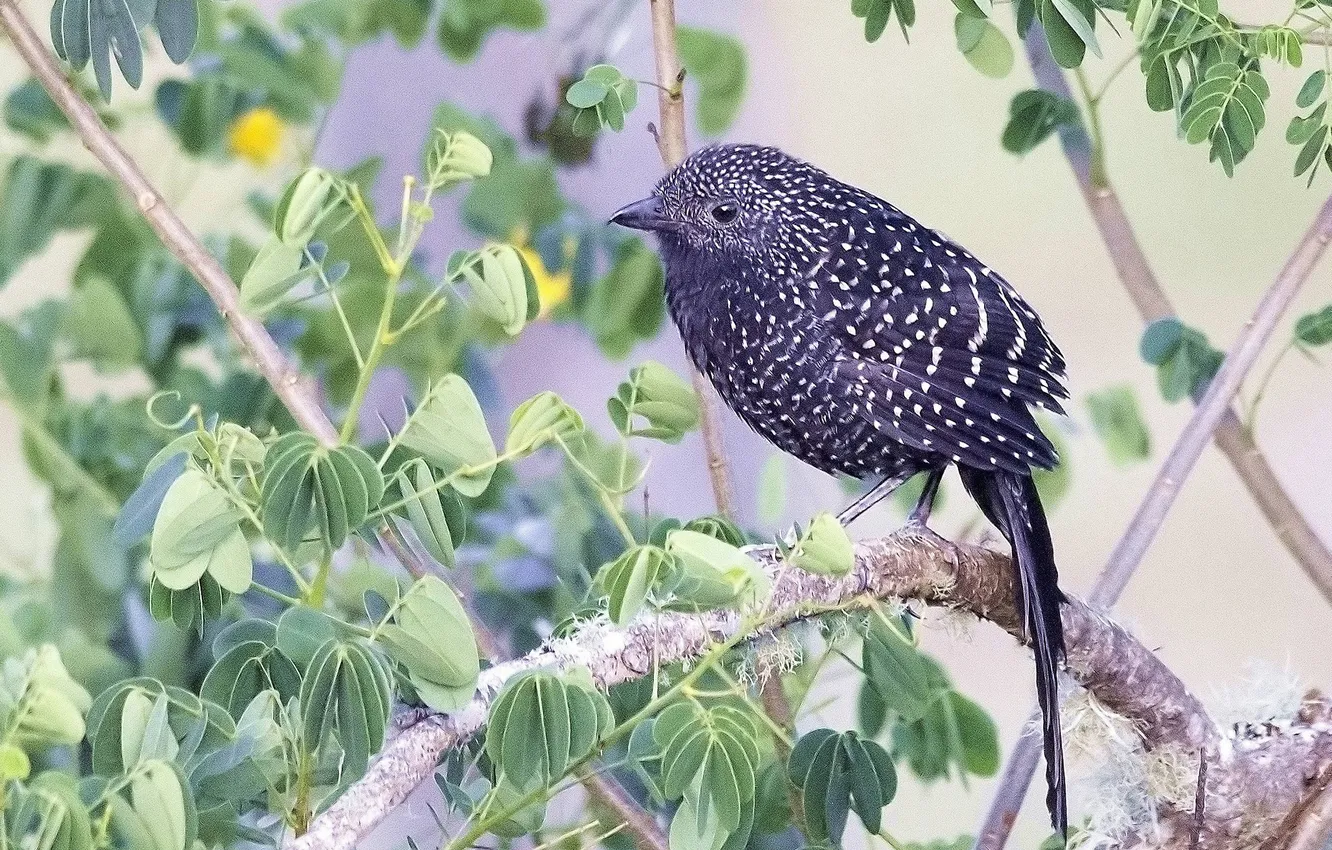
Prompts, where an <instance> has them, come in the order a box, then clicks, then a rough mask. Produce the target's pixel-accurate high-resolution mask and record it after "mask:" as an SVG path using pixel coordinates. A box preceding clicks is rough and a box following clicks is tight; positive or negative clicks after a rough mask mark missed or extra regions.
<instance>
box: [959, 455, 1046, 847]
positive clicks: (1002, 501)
mask: <svg viewBox="0 0 1332 850" xmlns="http://www.w3.org/2000/svg"><path fill="white" fill-rule="evenodd" d="M959 471H960V472H961V475H962V483H963V484H964V485H965V486H966V488H967V490H968V492H970V493H971V495H972V498H974V499H975V500H976V502H977V504H979V505H980V508H981V510H982V511H984V512H985V515H986V516H987V517H988V518H989V520H990V522H992V523H994V525H995V526H996V527H997V528H998V529H999V531H1000V532H1002V533H1003V535H1004V537H1006V538H1008V542H1009V543H1010V544H1011V545H1012V547H1013V564H1014V566H1015V568H1016V570H1017V579H1018V585H1019V587H1020V588H1021V591H1022V596H1021V607H1022V620H1023V627H1024V628H1025V629H1026V631H1027V637H1028V639H1029V640H1030V641H1031V644H1032V648H1033V650H1034V651H1035V655H1036V692H1037V698H1038V700H1039V702H1040V705H1041V718H1042V733H1043V738H1044V743H1045V780H1046V786H1047V789H1048V790H1047V791H1046V795H1045V804H1046V806H1047V808H1049V810H1050V820H1051V822H1052V823H1053V825H1054V828H1055V831H1056V832H1058V833H1059V834H1060V835H1061V836H1062V837H1063V838H1064V839H1065V840H1067V838H1068V799H1067V791H1066V787H1065V779H1064V747H1063V735H1062V731H1061V728H1060V722H1059V679H1058V674H1059V666H1058V665H1059V662H1060V660H1061V659H1062V658H1063V656H1064V628H1063V622H1062V620H1060V616H1059V606H1060V604H1061V603H1063V601H1064V594H1063V593H1062V592H1061V591H1060V590H1059V572H1058V570H1057V569H1056V567H1055V558H1054V543H1053V542H1052V541H1051V539H1050V527H1049V526H1048V525H1047V524H1046V521H1045V510H1044V509H1043V508H1042V507H1041V499H1040V496H1039V495H1038V494H1037V492H1036V485H1035V483H1034V482H1033V481H1032V479H1031V477H1030V476H1028V475H1018V474H1014V473H1011V472H1003V471H994V472H989V471H981V470H975V469H966V468H960V469H959Z"/></svg>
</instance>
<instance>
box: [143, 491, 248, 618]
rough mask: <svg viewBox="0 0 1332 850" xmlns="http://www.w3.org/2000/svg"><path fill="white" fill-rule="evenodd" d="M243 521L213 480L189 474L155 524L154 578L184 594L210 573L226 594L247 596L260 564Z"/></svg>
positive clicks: (170, 494) (167, 499) (169, 495)
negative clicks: (246, 538)
mask: <svg viewBox="0 0 1332 850" xmlns="http://www.w3.org/2000/svg"><path fill="white" fill-rule="evenodd" d="M241 517H242V514H241V512H240V510H239V509H237V508H236V507H235V506H233V505H232V503H231V500H230V498H229V497H228V495H227V494H226V492H225V491H223V490H222V489H221V487H219V486H218V485H217V484H215V483H214V482H213V480H212V479H211V478H209V477H208V476H207V475H205V474H204V473H203V472H201V471H200V470H198V469H197V468H194V467H191V468H188V469H186V470H185V472H183V473H182V474H181V476H180V477H179V478H177V479H176V480H175V481H174V482H173V483H172V484H171V487H170V488H169V489H168V490H167V493H166V496H165V498H163V500H162V506H161V508H159V509H158V511H157V519H156V521H155V522H154V523H153V536H152V541H151V544H150V546H149V554H148V560H149V563H150V564H151V565H152V568H153V575H154V577H155V578H156V579H157V580H158V581H160V582H161V583H162V584H163V585H164V586H165V587H167V588H168V589H170V590H184V589H186V588H188V587H190V586H191V585H193V584H194V583H195V582H197V581H199V580H200V578H202V577H203V575H204V573H208V574H209V575H211V576H212V577H213V578H214V579H215V580H216V581H217V583H218V584H220V585H221V586H222V587H223V588H225V589H227V590H229V591H231V592H232V593H244V592H245V591H246V590H248V589H249V587H250V582H251V579H252V575H253V570H254V564H253V561H252V560H251V557H250V547H249V544H248V543H246V541H245V535H244V533H242V532H241V529H240V520H241Z"/></svg>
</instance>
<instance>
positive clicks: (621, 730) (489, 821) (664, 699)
mask: <svg viewBox="0 0 1332 850" xmlns="http://www.w3.org/2000/svg"><path fill="white" fill-rule="evenodd" d="M762 625H763V620H762V618H760V617H751V618H749V619H747V620H746V621H745V622H744V623H742V624H741V626H740V628H739V629H737V630H736V632H735V634H733V635H731V636H730V637H729V638H727V639H726V640H725V641H723V642H721V643H719V644H717V645H715V646H713V647H712V649H710V650H708V652H707V654H706V655H704V656H703V657H702V658H701V659H700V660H699V663H698V664H697V665H695V666H694V667H693V668H692V669H691V670H690V671H689V672H688V673H685V674H684V675H683V676H682V677H681V678H680V680H679V681H678V682H676V683H675V684H674V685H672V686H671V687H670V688H669V689H667V691H666V692H665V693H663V694H661V695H660V696H658V697H656V698H655V699H653V700H652V701H651V702H649V703H648V704H647V705H645V706H643V708H641V709H640V710H639V711H638V713H636V714H635V715H634V716H633V717H630V718H629V719H628V720H626V721H624V722H623V723H621V724H620V725H618V726H616V727H615V728H614V729H612V730H611V731H610V732H608V733H607V734H606V737H605V738H603V739H602V740H601V746H599V747H597V748H594V749H593V750H592V752H590V753H588V754H587V755H586V756H583V757H582V758H581V759H578V760H577V761H575V762H574V763H573V764H571V765H569V768H568V770H566V771H565V774H564V775H565V776H569V775H571V774H576V773H578V772H579V771H580V770H581V769H582V768H584V767H586V766H587V765H588V764H589V763H590V762H591V761H592V760H593V759H595V758H597V757H598V756H599V755H600V752H601V751H602V750H604V749H605V748H606V747H607V746H609V745H610V744H613V743H615V742H616V741H618V740H619V739H621V738H623V737H624V736H625V735H626V734H628V733H629V732H631V731H633V730H634V729H635V728H637V727H638V725H639V724H640V723H642V722H643V721H645V720H647V719H648V718H650V717H652V716H653V715H655V714H656V713H657V712H659V711H661V710H662V709H663V708H665V707H666V706H667V705H668V704H670V702H671V701H672V700H674V699H675V698H676V696H677V695H679V694H681V693H684V692H685V691H686V689H688V688H689V687H690V686H691V685H693V683H694V682H697V681H698V680H699V678H700V677H702V676H703V674H704V673H706V672H708V671H709V670H710V669H712V668H713V667H714V666H715V665H716V664H717V663H718V662H719V661H721V659H722V658H723V657H724V656H725V655H726V653H728V652H730V651H731V650H732V649H734V648H735V647H736V645H737V644H739V643H740V642H741V641H744V640H747V639H749V638H750V637H752V636H753V633H754V632H755V631H757V630H758V629H760V628H762ZM557 790H558V789H557V788H545V787H538V788H535V789H533V790H532V791H530V792H528V793H527V794H524V795H523V796H522V797H521V798H520V799H518V800H516V801H515V802H514V803H513V804H512V805H511V806H507V807H505V808H503V809H501V810H500V811H497V812H493V813H489V814H486V815H485V816H484V817H480V818H477V819H476V820H474V821H473V822H472V824H471V825H470V826H469V827H468V828H467V829H466V830H465V831H464V832H462V833H461V834H459V835H458V836H457V837H455V838H454V839H453V840H452V841H450V842H448V844H447V845H445V847H444V850H467V848H470V847H472V846H473V845H474V844H476V842H477V841H478V840H479V839H480V838H481V837H482V836H483V835H485V834H486V833H487V832H490V830H491V827H492V826H494V825H495V824H498V823H501V822H503V821H505V820H508V819H509V818H511V817H513V815H515V814H516V813H518V812H520V811H522V810H523V809H524V808H526V807H527V806H530V805H532V804H533V803H536V802H539V801H541V800H545V799H548V798H549V797H550V796H551V795H552V794H554V793H556V791H557ZM488 808H489V807H485V808H483V809H482V811H483V812H486V811H488Z"/></svg>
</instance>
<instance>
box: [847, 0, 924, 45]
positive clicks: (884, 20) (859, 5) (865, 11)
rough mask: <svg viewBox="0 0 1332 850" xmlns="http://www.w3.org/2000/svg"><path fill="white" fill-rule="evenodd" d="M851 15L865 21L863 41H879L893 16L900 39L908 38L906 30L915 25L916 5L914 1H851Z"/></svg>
mask: <svg viewBox="0 0 1332 850" xmlns="http://www.w3.org/2000/svg"><path fill="white" fill-rule="evenodd" d="M851 14H853V15H855V16H856V17H857V18H864V19H865V40H866V41H868V42H870V43H873V42H876V41H878V40H879V36H881V35H883V31H884V30H885V29H887V27H888V22H889V21H890V20H892V17H893V15H894V14H895V15H897V25H898V26H899V27H901V28H902V38H909V37H908V35H907V30H909V29H911V27H913V26H915V23H916V4H915V2H914V0H851Z"/></svg>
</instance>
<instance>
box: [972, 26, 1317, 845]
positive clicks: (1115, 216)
mask: <svg viewBox="0 0 1332 850" xmlns="http://www.w3.org/2000/svg"><path fill="white" fill-rule="evenodd" d="M1025 48H1026V53H1027V60H1028V62H1029V64H1030V65H1031V68H1032V72H1033V74H1034V75H1035V77H1036V81H1037V84H1038V85H1039V86H1040V87H1041V88H1043V89H1045V90H1046V91H1049V92H1052V93H1054V94H1057V95H1059V96H1060V97H1064V98H1067V99H1070V100H1071V99H1072V92H1071V91H1070V90H1069V87H1068V82H1067V80H1066V79H1065V78H1064V74H1063V71H1062V70H1061V69H1060V68H1059V67H1058V66H1057V65H1056V64H1055V63H1054V60H1053V58H1052V57H1051V56H1050V50H1049V46H1048V45H1047V43H1046V41H1045V35H1044V33H1043V32H1042V31H1041V30H1040V28H1039V27H1038V26H1033V27H1032V29H1031V31H1029V32H1028V33H1027V37H1026V39H1025ZM1059 136H1060V144H1061V146H1062V147H1063V149H1064V156H1065V158H1066V159H1067V160H1068V163H1069V166H1070V167H1071V168H1072V169H1073V174H1074V176H1075V177H1076V178H1077V181H1078V185H1079V187H1080V188H1081V190H1082V194H1083V198H1084V200H1085V201H1086V203H1087V208H1088V210H1089V211H1090V212H1091V215H1092V218H1093V220H1094V221H1095V222H1096V226H1097V228H1098V229H1099V230H1100V232H1101V238H1102V240H1103V241H1104V242H1105V246H1106V250H1107V251H1108V253H1109V254H1110V259H1111V261H1112V262H1113V263H1114V266H1115V270H1116V271H1117V272H1118V274H1119V278H1120V281H1121V282H1122V283H1123V284H1124V288H1125V290H1127V292H1128V294H1129V297H1130V298H1131V299H1132V300H1133V304H1134V306H1135V307H1137V309H1138V312H1139V313H1140V314H1141V315H1142V317H1143V319H1144V320H1146V321H1149V322H1150V321H1153V320H1155V319H1159V318H1162V317H1165V316H1173V315H1175V310H1174V307H1173V306H1171V304H1170V301H1169V299H1168V298H1167V297H1166V294H1165V292H1164V290H1163V289H1162V288H1161V285H1160V283H1159V282H1158V281H1157V278H1156V275H1155V273H1154V272H1153V271H1152V268H1151V265H1150V264H1149V263H1148V262H1147V257H1146V255H1145V254H1144V252H1143V250H1142V246H1141V245H1140V244H1139V242H1138V239H1137V236H1136V234H1135V233H1134V231H1133V226H1132V224H1131V223H1130V222H1129V219H1128V216H1127V215H1126V214H1125V212H1124V208H1123V206H1122V205H1121V204H1120V201H1119V198H1118V196H1117V195H1116V194H1115V192H1114V190H1113V189H1112V188H1111V186H1110V185H1109V182H1108V181H1105V182H1104V183H1102V184H1100V185H1098V184H1097V183H1095V182H1094V181H1093V180H1092V169H1091V163H1092V160H1093V150H1092V143H1091V140H1090V139H1089V138H1088V137H1087V134H1086V132H1085V131H1084V130H1083V129H1082V128H1081V127H1077V126H1074V127H1067V126H1066V127H1062V128H1061V129H1060V134H1059ZM1329 203H1332V201H1329ZM1327 212H1328V206H1327V205H1324V208H1323V212H1322V213H1320V216H1319V218H1318V219H1316V221H1315V227H1314V228H1312V229H1311V231H1310V234H1306V237H1305V239H1306V241H1303V242H1301V244H1300V248H1299V249H1297V251H1296V254H1295V255H1292V261H1293V260H1295V259H1296V257H1298V256H1299V255H1300V253H1301V250H1302V249H1303V248H1305V247H1306V245H1307V240H1308V239H1309V238H1310V236H1313V237H1314V244H1313V246H1312V247H1314V248H1315V249H1316V254H1317V253H1321V251H1322V248H1323V246H1324V245H1325V243H1326V238H1327V230H1326V228H1327V226H1328V225H1329V223H1330V222H1329V221H1328V220H1327ZM1320 223H1321V226H1322V227H1323V228H1324V229H1323V230H1322V231H1321V236H1319V235H1316V232H1317V231H1318V228H1319V226H1320ZM1320 239H1321V240H1322V241H1319V240H1320ZM1316 254H1315V256H1313V257H1310V258H1307V262H1304V263H1302V264H1301V267H1297V268H1295V269H1293V270H1292V269H1291V267H1290V264H1289V263H1288V264H1287V268H1286V270H1284V271H1283V272H1282V276H1281V277H1279V278H1278V279H1277V284H1274V285H1273V288H1272V289H1271V290H1269V293H1268V296H1265V297H1264V300H1263V302H1262V303H1261V304H1260V305H1259V312H1258V313H1256V314H1255V317H1254V319H1252V320H1251V321H1250V323H1249V324H1248V325H1246V326H1245V330H1244V332H1243V333H1241V335H1240V337H1239V338H1238V339H1237V340H1236V342H1235V346H1234V348H1232V351H1231V353H1230V355H1228V356H1227V358H1226V362H1225V364H1224V365H1223V367H1222V370H1221V372H1218V373H1217V375H1216V377H1215V378H1213V380H1212V383H1211V385H1209V387H1208V392H1207V394H1206V395H1205V396H1204V398H1203V399H1202V400H1200V402H1199V406H1198V408H1197V409H1196V410H1195V412H1194V416H1193V418H1192V419H1191V420H1190V421H1189V424H1188V426H1187V427H1186V428H1185V430H1184V431H1183V432H1182V433H1181V435H1180V438H1179V440H1178V441H1177V443H1176V445H1175V447H1174V448H1173V449H1172V450H1171V453H1170V455H1169V456H1168V457H1167V459H1166V464H1165V465H1163V466H1162V470H1161V473H1159V474H1158V477H1157V480H1156V482H1154V483H1153V485H1152V488H1151V490H1149V491H1148V494H1147V496H1146V497H1145V498H1144V501H1143V503H1142V506H1141V507H1140V508H1139V512H1138V515H1136V516H1135V517H1134V520H1133V522H1131V523H1130V525H1129V527H1128V529H1127V530H1126V531H1125V535H1124V537H1123V538H1121V540H1120V543H1119V545H1118V546H1117V547H1116V549H1115V553H1114V554H1112V555H1111V557H1110V560H1109V562H1108V565H1107V567H1106V569H1105V571H1104V572H1103V573H1102V574H1101V576H1100V577H1099V578H1098V579H1097V582H1096V584H1095V585H1094V586H1093V589H1092V592H1091V595H1090V599H1091V600H1092V601H1093V602H1094V603H1096V604H1098V605H1103V606H1109V605H1113V604H1114V601H1115V600H1116V599H1118V597H1119V594H1120V593H1121V592H1122V591H1123V589H1124V586H1125V585H1126V584H1127V582H1128V580H1129V578H1130V577H1131V576H1132V574H1133V571H1134V570H1135V569H1136V567H1137V565H1138V563H1139V562H1140V561H1141V557H1142V554H1143V553H1144V552H1145V551H1146V547H1147V545H1148V544H1150V542H1151V539H1152V537H1154V536H1155V533H1156V531H1157V529H1158V528H1159V527H1160V523H1161V521H1162V520H1163V519H1164V516H1165V512H1166V511H1167V510H1169V507H1170V504H1171V502H1173V500H1174V497H1175V495H1176V494H1177V493H1178V491H1179V488H1180V487H1181V486H1182V484H1183V481H1184V478H1185V477H1187V475H1188V473H1189V472H1190V471H1191V470H1192V467H1193V464H1194V463H1195V462H1196V461H1197V459H1198V456H1199V455H1200V454H1201V453H1202V449H1203V447H1204V446H1205V445H1206V443H1207V441H1208V440H1209V438H1210V439H1213V440H1215V441H1216V444H1217V447H1218V448H1220V449H1221V451H1222V453H1223V454H1225V456H1226V458H1227V459H1228V460H1229V461H1230V463H1231V465H1232V466H1233V467H1234V469H1235V472H1236V473H1237V474H1238V475H1239V477H1240V479H1241V480H1242V481H1243V482H1244V484H1245V486H1246V487H1247V488H1248V490H1249V493H1250V495H1251V496H1252V497H1253V499H1254V501H1255V502H1256V503H1257V504H1258V507H1259V509H1260V510H1262V512H1263V515H1264V516H1265V517H1266V518H1267V520H1268V522H1269V523H1270V524H1271V525H1272V528H1273V530H1274V531H1275V532H1276V534H1277V537H1278V538H1279V539H1280V540H1281V542H1282V543H1284V544H1285V546H1286V548H1287V550H1288V551H1289V552H1290V553H1291V555H1292V556H1293V557H1294V558H1295V560H1296V562H1297V563H1298V564H1299V565H1300V567H1301V568H1302V569H1303V570H1304V572H1305V574H1306V575H1308V576H1309V578H1310V580H1312V581H1313V582H1314V584H1315V585H1316V586H1317V587H1318V589H1319V591H1320V592H1321V593H1322V594H1323V596H1324V598H1326V599H1328V600H1329V601H1332V552H1329V551H1328V549H1327V547H1326V546H1325V545H1324V544H1323V542H1322V541H1321V540H1320V539H1319V538H1318V535H1317V533H1316V532H1314V530H1313V528H1312V527H1311V526H1310V525H1309V524H1308V522H1307V521H1306V520H1305V518H1304V516H1303V515H1302V514H1301V513H1300V511H1299V508H1298V507H1297V506H1296V505H1295V503H1294V502H1293V501H1292V500H1291V499H1290V497H1289V496H1288V495H1287V494H1286V492H1285V489H1284V488H1283V487H1282V486H1281V482H1280V481H1279V480H1278V479H1277V477H1276V473H1275V472H1274V471H1273V470H1272V468H1271V466H1270V465H1269V464H1268V463H1267V459H1266V458H1265V457H1264V456H1263V454H1262V452H1261V450H1260V449H1259V448H1258V446H1257V445H1256V444H1255V443H1254V441H1253V438H1252V436H1251V435H1250V434H1249V433H1248V432H1247V431H1246V430H1245V429H1244V427H1243V425H1242V424H1241V423H1240V420H1239V417H1238V416H1237V415H1236V414H1235V413H1234V411H1233V410H1232V409H1231V408H1230V401H1231V398H1232V397H1233V395H1234V393H1235V391H1236V390H1237V389H1238V387H1239V383H1240V381H1242V379H1243V377H1244V375H1245V374H1246V373H1247V372H1248V370H1249V369H1250V368H1252V366H1253V360H1254V359H1255V358H1256V357H1257V354H1258V351H1259V350H1261V347H1262V345H1263V343H1265V342H1266V341H1267V336H1269V335H1270V334H1271V331H1272V326H1273V325H1274V324H1275V322H1276V320H1277V319H1278V318H1279V317H1280V315H1281V313H1282V312H1284V309H1285V307H1286V304H1288V303H1289V297H1290V296H1293V294H1294V292H1295V291H1296V290H1297V289H1298V288H1299V286H1300V285H1301V284H1302V283H1303V279H1304V277H1307V275H1308V272H1309V271H1310V270H1311V267H1312V260H1313V259H1316ZM1291 271H1294V272H1295V273H1296V276H1295V277H1287V274H1288V273H1289V272H1291ZM1299 275H1303V277H1300V276H1299ZM1283 283H1284V284H1285V285H1284V287H1283V286H1282V284H1283ZM1278 290H1280V291H1279V292H1278ZM1273 292H1278V295H1277V296H1276V297H1277V300H1276V301H1275V302H1272V303H1269V299H1270V298H1271V297H1272V293H1273ZM1260 317H1261V318H1262V320H1263V322H1264V325H1265V329H1264V327H1259V326H1258V324H1257V322H1258V321H1259V319H1260ZM1241 354H1243V357H1242V359H1241V357H1240V355H1241ZM1223 373H1225V374H1226V376H1227V377H1226V383H1225V384H1224V385H1223V384H1222V383H1221V379H1222V374H1223ZM1199 429H1208V430H1199ZM1149 502H1150V503H1151V505H1152V507H1151V508H1150V510H1149V509H1148V508H1147V506H1148V504H1149ZM1130 535H1132V539H1131V541H1130ZM1126 541H1127V542H1126ZM1039 764H1040V742H1039V740H1037V739H1036V738H1033V737H1025V738H1022V739H1021V740H1019V741H1018V743H1017V746H1016V747H1015V748H1014V750H1013V753H1012V754H1011V755H1010V756H1009V759H1008V763H1007V765H1005V767H1004V773H1003V777H1002V779H1001V780H1000V782H999V785H998V790H997V791H996V792H995V795H994V798H993V799H992V800H991V803H990V809H989V811H988V812H987V814H986V817H985V820H984V822H983V823H982V825H981V827H980V829H979V830H978V831H977V839H976V844H975V845H974V847H975V850H1001V848H1003V846H1004V845H1005V843H1006V842H1007V840H1008V836H1009V834H1010V833H1011V832H1012V829H1013V825H1014V823H1016V820H1017V815H1018V812H1019V811H1020V810H1021V808H1022V803H1023V800H1024V799H1025V798H1026V794H1027V787H1028V785H1030V783H1031V778H1032V775H1033V774H1034V773H1035V771H1036V768H1037V766H1038V765H1039Z"/></svg>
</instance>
